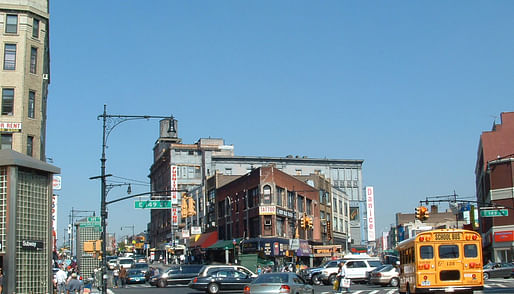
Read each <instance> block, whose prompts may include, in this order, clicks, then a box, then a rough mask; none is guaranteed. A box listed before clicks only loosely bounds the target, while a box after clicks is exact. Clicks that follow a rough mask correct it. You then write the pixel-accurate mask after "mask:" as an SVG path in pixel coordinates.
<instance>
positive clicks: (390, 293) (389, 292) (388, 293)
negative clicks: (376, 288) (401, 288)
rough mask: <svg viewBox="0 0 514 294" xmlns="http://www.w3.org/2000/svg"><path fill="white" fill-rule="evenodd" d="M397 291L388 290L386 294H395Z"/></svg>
mask: <svg viewBox="0 0 514 294" xmlns="http://www.w3.org/2000/svg"><path fill="white" fill-rule="evenodd" d="M397 291H398V289H393V290H389V291H388V292H387V294H393V293H396V292H397Z"/></svg>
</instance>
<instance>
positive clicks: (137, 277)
mask: <svg viewBox="0 0 514 294" xmlns="http://www.w3.org/2000/svg"><path fill="white" fill-rule="evenodd" d="M144 282H146V279H145V273H143V271H142V270H140V269H129V270H128V271H127V284H136V283H144Z"/></svg>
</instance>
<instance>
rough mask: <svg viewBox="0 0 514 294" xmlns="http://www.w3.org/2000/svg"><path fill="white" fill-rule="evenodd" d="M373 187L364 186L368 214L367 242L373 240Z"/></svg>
mask: <svg viewBox="0 0 514 294" xmlns="http://www.w3.org/2000/svg"><path fill="white" fill-rule="evenodd" d="M374 197H375V196H374V195H373V187H366V210H367V216H368V242H371V241H375V200H374Z"/></svg>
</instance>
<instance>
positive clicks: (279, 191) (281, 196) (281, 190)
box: [277, 187, 286, 206]
mask: <svg viewBox="0 0 514 294" xmlns="http://www.w3.org/2000/svg"><path fill="white" fill-rule="evenodd" d="M285 192H286V191H285V190H284V188H280V187H277V205H278V206H282V203H283V202H284V194H285Z"/></svg>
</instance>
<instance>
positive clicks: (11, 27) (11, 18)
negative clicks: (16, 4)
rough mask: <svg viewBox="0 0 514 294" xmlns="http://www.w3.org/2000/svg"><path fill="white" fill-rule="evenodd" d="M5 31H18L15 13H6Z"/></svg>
mask: <svg viewBox="0 0 514 294" xmlns="http://www.w3.org/2000/svg"><path fill="white" fill-rule="evenodd" d="M5 32H6V33H9V34H16V33H18V16H17V15H16V14H8V15H7V21H6V24H5Z"/></svg>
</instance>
